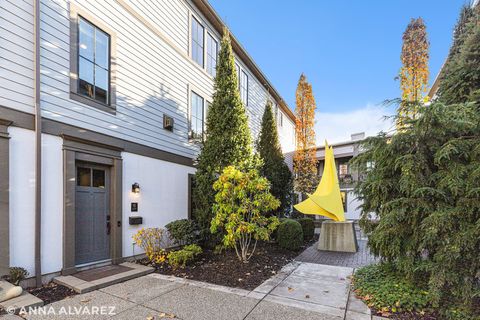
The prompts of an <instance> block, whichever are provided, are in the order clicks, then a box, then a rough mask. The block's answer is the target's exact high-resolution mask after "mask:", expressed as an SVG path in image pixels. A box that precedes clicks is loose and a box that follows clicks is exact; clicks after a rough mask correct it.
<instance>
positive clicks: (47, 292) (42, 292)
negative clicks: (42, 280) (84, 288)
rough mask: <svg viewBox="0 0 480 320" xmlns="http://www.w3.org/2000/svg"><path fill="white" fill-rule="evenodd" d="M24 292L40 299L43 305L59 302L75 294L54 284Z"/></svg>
mask: <svg viewBox="0 0 480 320" xmlns="http://www.w3.org/2000/svg"><path fill="white" fill-rule="evenodd" d="M26 290H27V291H28V292H29V293H30V294H32V295H34V296H36V297H37V298H39V299H42V300H43V302H44V304H49V303H52V302H56V301H60V300H63V299H65V298H68V297H71V296H74V295H76V294H77V293H76V292H75V291H73V290H72V289H69V288H67V287H65V286H62V285H59V284H56V283H54V282H50V283H47V284H46V285H44V286H42V287H40V288H28V289H26Z"/></svg>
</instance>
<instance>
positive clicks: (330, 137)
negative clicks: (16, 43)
mask: <svg viewBox="0 0 480 320" xmlns="http://www.w3.org/2000/svg"><path fill="white" fill-rule="evenodd" d="M391 114H392V111H391V110H390V109H389V108H385V107H383V106H375V105H370V104H369V105H367V106H366V107H364V108H360V109H356V110H352V111H347V112H338V113H328V112H321V111H317V112H316V114H315V120H316V121H315V134H316V139H317V145H323V144H324V141H325V139H326V140H327V141H328V142H329V143H336V142H343V141H349V140H350V139H351V138H350V135H351V134H352V133H360V132H365V135H366V136H373V135H376V134H377V133H378V132H380V131H385V132H389V131H391V130H392V129H393V128H394V125H393V122H392V119H390V118H389V119H385V116H389V115H391Z"/></svg>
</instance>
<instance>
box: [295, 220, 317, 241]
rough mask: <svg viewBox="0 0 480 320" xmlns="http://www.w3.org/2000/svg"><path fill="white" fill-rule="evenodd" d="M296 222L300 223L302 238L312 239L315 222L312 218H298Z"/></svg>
mask: <svg viewBox="0 0 480 320" xmlns="http://www.w3.org/2000/svg"><path fill="white" fill-rule="evenodd" d="M298 223H300V225H301V226H302V231H303V240H305V241H309V240H312V238H313V236H314V235H315V223H314V221H313V219H310V218H301V219H298Z"/></svg>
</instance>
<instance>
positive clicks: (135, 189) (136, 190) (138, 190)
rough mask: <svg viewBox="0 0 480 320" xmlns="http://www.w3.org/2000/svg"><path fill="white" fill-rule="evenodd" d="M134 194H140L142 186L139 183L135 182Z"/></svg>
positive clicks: (133, 185)
mask: <svg viewBox="0 0 480 320" xmlns="http://www.w3.org/2000/svg"><path fill="white" fill-rule="evenodd" d="M132 192H133V193H140V185H139V184H138V182H135V183H134V184H132Z"/></svg>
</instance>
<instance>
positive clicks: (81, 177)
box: [77, 167, 105, 189]
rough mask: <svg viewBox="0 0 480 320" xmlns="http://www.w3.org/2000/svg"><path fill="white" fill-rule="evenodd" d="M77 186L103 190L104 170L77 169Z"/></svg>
mask: <svg viewBox="0 0 480 320" xmlns="http://www.w3.org/2000/svg"><path fill="white" fill-rule="evenodd" d="M77 186H79V187H94V188H102V189H104V188H105V170H99V169H91V168H85V167H78V168H77Z"/></svg>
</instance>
